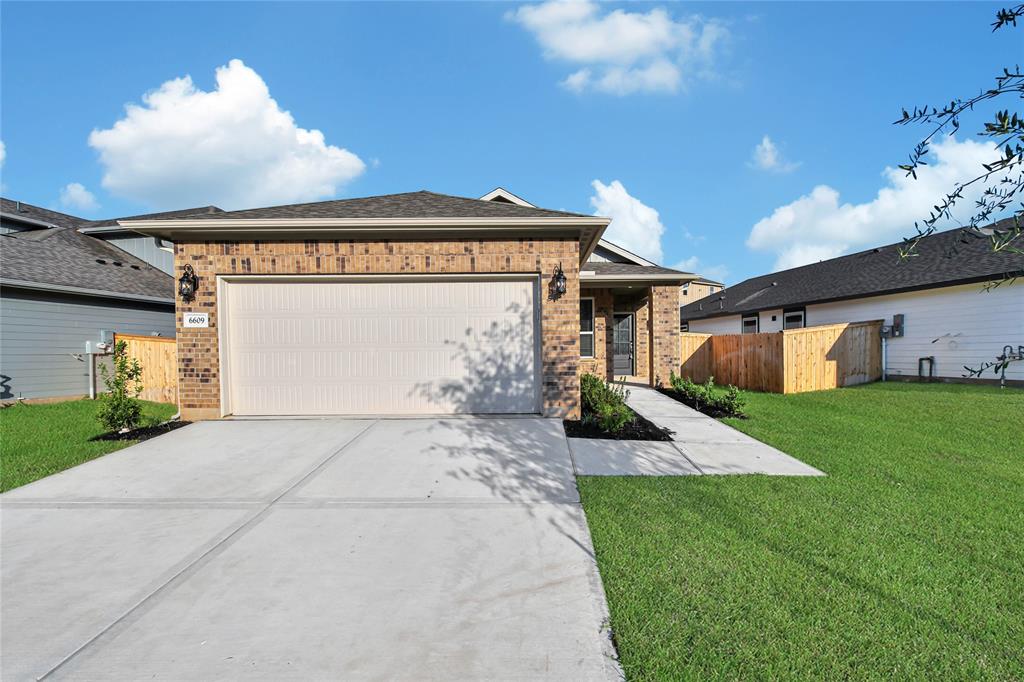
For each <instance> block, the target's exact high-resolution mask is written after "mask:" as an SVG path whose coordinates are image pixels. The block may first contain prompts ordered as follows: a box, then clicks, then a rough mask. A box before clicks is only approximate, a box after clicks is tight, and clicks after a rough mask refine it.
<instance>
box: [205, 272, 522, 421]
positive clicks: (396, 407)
mask: <svg viewBox="0 0 1024 682" xmlns="http://www.w3.org/2000/svg"><path fill="white" fill-rule="evenodd" d="M220 286H221V290H220V296H219V309H220V315H221V319H222V325H221V345H220V347H221V351H220V352H221V362H220V366H221V367H222V368H223V371H224V376H223V379H222V388H223V391H224V400H223V402H222V407H221V409H222V411H223V413H224V414H226V415H227V414H233V415H325V414H453V413H476V414H511V413H537V412H539V411H540V386H539V382H538V376H539V372H538V369H537V343H536V340H537V333H536V327H537V322H536V318H537V314H536V313H537V308H536V289H537V279H536V277H528V276H519V277H497V276H496V277H493V278H486V277H471V278H470V277H467V278H451V277H449V278H447V279H442V278H437V277H417V276H406V277H390V278H385V277H365V278H360V277H340V278H322V279H312V280H310V279H305V280H304V279H298V278H290V277H277V278H275V277H261V278H252V279H247V278H233V279H229V280H226V281H222V282H221V284H220Z"/></svg>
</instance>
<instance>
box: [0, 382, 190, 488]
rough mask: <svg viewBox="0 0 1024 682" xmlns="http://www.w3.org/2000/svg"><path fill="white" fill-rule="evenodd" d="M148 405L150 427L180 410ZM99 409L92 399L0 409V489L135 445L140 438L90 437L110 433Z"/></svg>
mask: <svg viewBox="0 0 1024 682" xmlns="http://www.w3.org/2000/svg"><path fill="white" fill-rule="evenodd" d="M142 405H143V407H142V417H143V425H145V426H149V425H154V424H158V423H160V422H162V421H166V420H167V419H169V418H170V417H171V416H172V415H173V414H174V413H175V412H176V411H177V408H176V407H175V406H174V405H168V404H165V403H150V402H145V401H143V403H142ZM98 407H99V403H97V402H95V401H92V400H72V401H68V402H63V403H49V404H41V405H27V404H22V405H13V406H11V407H7V408H4V409H2V410H0V492H3V491H5V490H10V489H11V488H17V487H18V486H21V485H25V484H26V483H31V482H32V481H35V480H36V479H40V478H43V477H44V476H49V475H50V474H55V473H57V472H58V471H63V470H64V469H67V468H68V467H73V466H75V465H76V464H81V463H82V462H85V461H88V460H90V459H94V458H96V457H99V456H100V455H105V454H107V453H108V452H113V451H114V450H120V449H121V448H125V447H128V446H129V445H133V444H134V443H135V442H136V441H123V440H122V441H114V440H99V441H90V440H89V439H90V438H94V437H95V436H99V435H102V434H103V432H104V429H103V427H102V426H100V423H99V422H98V421H96V409H97V408H98Z"/></svg>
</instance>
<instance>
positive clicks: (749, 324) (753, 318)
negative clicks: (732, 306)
mask: <svg viewBox="0 0 1024 682" xmlns="http://www.w3.org/2000/svg"><path fill="white" fill-rule="evenodd" d="M759 322H760V318H759V316H758V314H757V313H754V314H753V315H744V316H743V322H742V325H741V330H742V331H743V333H744V334H756V333H757V332H758V331H759V330H760V324H759Z"/></svg>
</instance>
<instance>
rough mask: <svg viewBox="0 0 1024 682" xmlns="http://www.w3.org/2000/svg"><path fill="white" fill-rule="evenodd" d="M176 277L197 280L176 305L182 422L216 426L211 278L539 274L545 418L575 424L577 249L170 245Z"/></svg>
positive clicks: (526, 243)
mask: <svg viewBox="0 0 1024 682" xmlns="http://www.w3.org/2000/svg"><path fill="white" fill-rule="evenodd" d="M174 253H175V256H174V265H175V272H176V275H175V276H176V277H180V276H181V274H182V272H183V270H184V267H185V265H186V264H189V265H191V266H192V268H193V269H194V270H195V273H196V275H197V276H198V277H199V290H198V293H197V295H196V298H195V300H194V301H192V302H191V303H185V302H183V301H182V300H181V299H180V298H178V302H177V311H176V313H177V334H178V337H177V340H178V403H179V407H180V408H181V414H182V418H183V419H188V420H198V419H216V418H219V417H220V355H219V350H218V347H217V346H218V341H217V329H218V325H219V320H218V319H217V286H216V281H217V276H218V275H250V274H252V275H285V274H287V275H295V274H303V275H306V274H325V275H326V274H330V275H335V274H443V273H453V274H455V273H459V274H468V273H533V272H536V273H540V274H541V275H542V276H541V291H540V296H539V298H540V300H539V301H538V304H539V305H540V309H541V315H540V318H541V321H540V324H541V328H540V335H541V384H542V396H543V411H544V415H545V416H549V417H568V418H578V417H579V410H580V407H579V393H580V391H579V375H578V367H579V317H580V310H579V296H580V289H579V242H578V241H577V240H576V239H572V238H558V239H512V240H510V239H481V240H473V241H443V240H428V241H396V240H390V241H372V240H340V241H339V240H306V241H241V242H221V241H216V242H182V243H177V244H175V248H174ZM559 264H561V265H562V268H563V270H564V272H565V276H566V279H567V290H566V293H565V295H564V296H562V297H560V298H559V299H558V300H552V299H551V297H550V296H549V292H548V289H547V287H548V283H549V282H550V279H551V275H552V274H553V273H554V271H555V268H556V267H557V266H558V265H559ZM186 312H206V313H208V314H209V320H210V326H209V328H203V329H195V328H187V329H186V328H185V327H183V326H182V317H183V314H184V313H186Z"/></svg>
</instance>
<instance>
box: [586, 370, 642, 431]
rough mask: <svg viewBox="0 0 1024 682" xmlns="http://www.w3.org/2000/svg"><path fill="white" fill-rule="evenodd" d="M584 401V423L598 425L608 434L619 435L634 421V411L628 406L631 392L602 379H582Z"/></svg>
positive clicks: (592, 376)
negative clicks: (627, 400) (627, 402)
mask: <svg viewBox="0 0 1024 682" xmlns="http://www.w3.org/2000/svg"><path fill="white" fill-rule="evenodd" d="M580 397H581V398H582V400H583V421H584V422H587V423H591V424H597V425H598V426H599V427H600V428H601V430H603V431H607V432H608V433H618V432H619V431H621V430H622V429H623V428H625V426H626V425H627V424H629V423H630V422H632V421H633V411H632V410H631V409H629V406H627V405H626V398H628V397H629V391H627V390H626V388H625V387H624V386H616V385H614V384H610V383H608V382H607V381H605V380H604V379H602V378H601V377H598V376H595V375H593V374H584V375H583V376H582V377H580Z"/></svg>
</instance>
